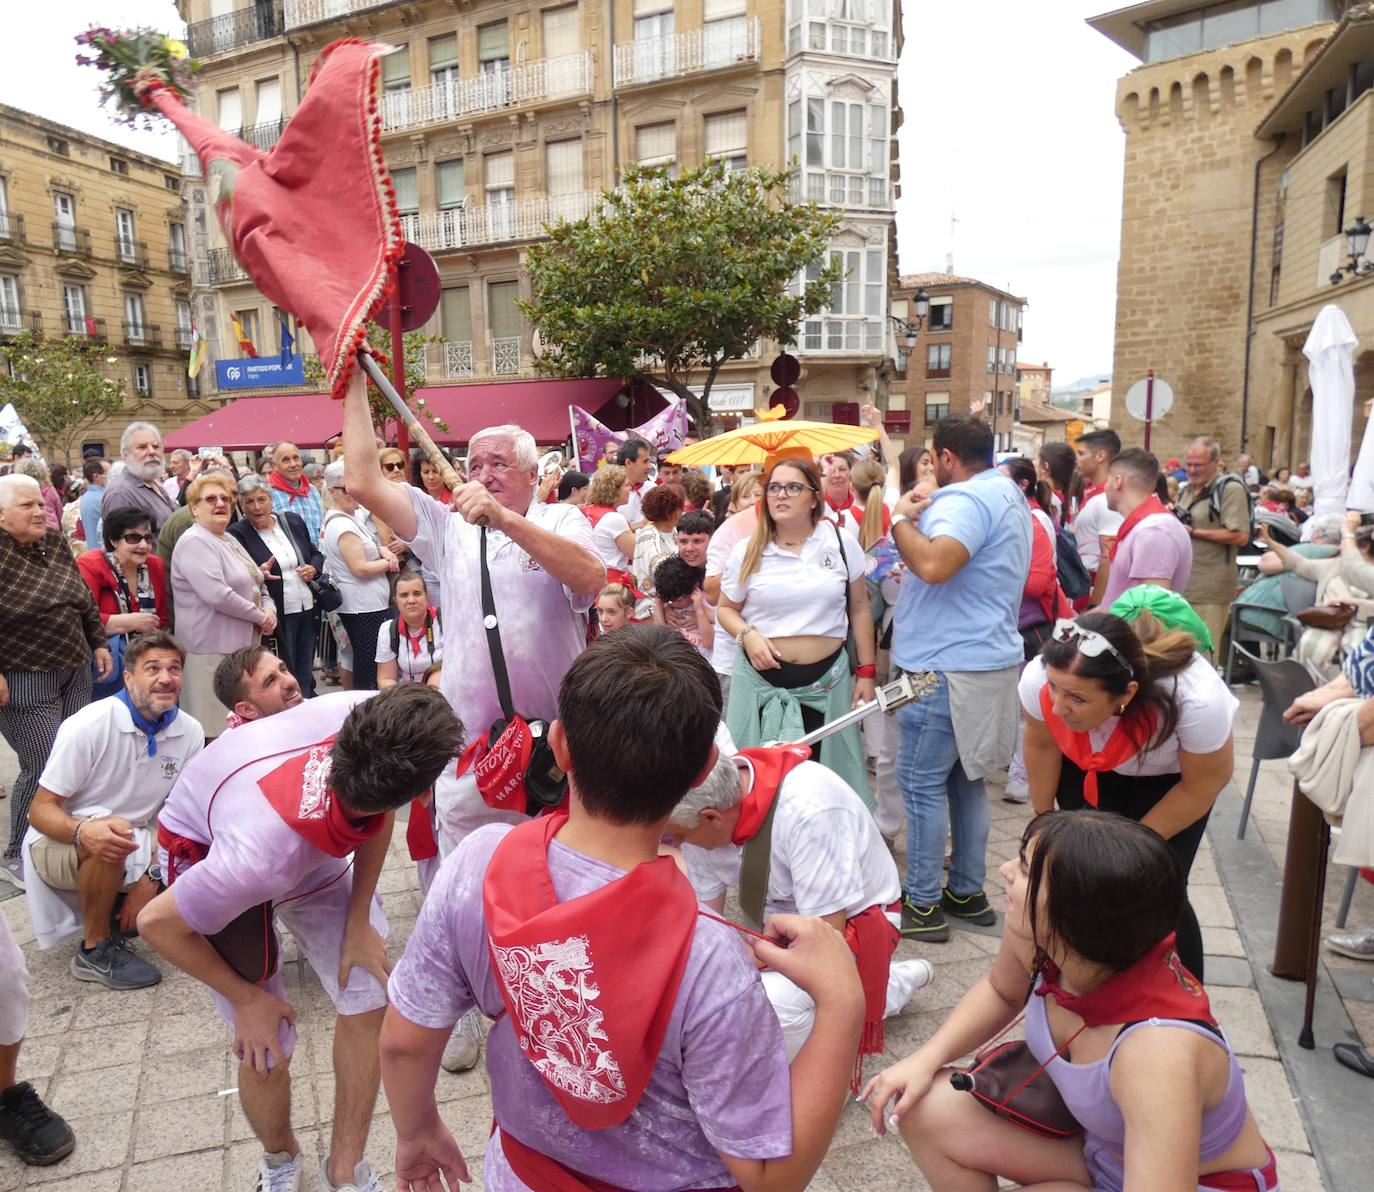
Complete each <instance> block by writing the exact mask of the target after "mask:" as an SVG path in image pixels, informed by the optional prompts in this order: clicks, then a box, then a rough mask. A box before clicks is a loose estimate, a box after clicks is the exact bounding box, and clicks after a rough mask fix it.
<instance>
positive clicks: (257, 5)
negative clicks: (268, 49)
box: [186, 0, 282, 58]
mask: <svg viewBox="0 0 1374 1192" xmlns="http://www.w3.org/2000/svg"><path fill="white" fill-rule="evenodd" d="M281 31H282V11H281V0H253V3H252V5H251V6H250V7H248V8H240V9H237V10H236V11H234V12H228V13H225V14H224V15H223V16H218V17H211V18H210V19H209V20H206V21H195V22H193V23H192V24H191V25H190V26H189V27H188V29H187V32H186V45H187V48H188V49H189V50H190V51H191V57H193V58H208V57H209V56H210V55H212V54H227V53H228V52H229V51H230V50H237V49H239V48H240V47H242V46H247V45H252V44H253V42H255V41H263V40H264V39H265V38H268V37H276V36H278V35H279V34H280V33H281Z"/></svg>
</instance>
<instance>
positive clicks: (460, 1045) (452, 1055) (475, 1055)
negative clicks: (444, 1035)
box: [439, 1010, 482, 1072]
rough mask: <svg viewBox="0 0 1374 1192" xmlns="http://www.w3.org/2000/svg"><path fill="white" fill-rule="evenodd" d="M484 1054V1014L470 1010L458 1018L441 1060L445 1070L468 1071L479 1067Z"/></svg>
mask: <svg viewBox="0 0 1374 1192" xmlns="http://www.w3.org/2000/svg"><path fill="white" fill-rule="evenodd" d="M481 1054H482V1016H481V1014H480V1013H478V1011H476V1010H469V1011H468V1012H467V1013H466V1014H464V1015H463V1017H462V1018H460V1019H459V1020H458V1022H457V1023H456V1025H455V1026H454V1028H453V1034H451V1035H450V1036H449V1038H448V1042H447V1043H446V1044H445V1045H444V1058H443V1059H441V1060H440V1061H439V1063H440V1065H441V1066H442V1067H443V1069H444V1071H445V1072H466V1071H468V1070H469V1069H471V1068H475V1067H477V1061H478V1059H479V1058H480V1057H481Z"/></svg>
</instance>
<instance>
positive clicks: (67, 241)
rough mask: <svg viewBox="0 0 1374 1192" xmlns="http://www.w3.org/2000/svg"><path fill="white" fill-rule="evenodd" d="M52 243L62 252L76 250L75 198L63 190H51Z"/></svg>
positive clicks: (77, 241)
mask: <svg viewBox="0 0 1374 1192" xmlns="http://www.w3.org/2000/svg"><path fill="white" fill-rule="evenodd" d="M52 207H53V244H54V245H55V247H57V248H58V249H59V250H60V251H62V252H76V251H77V248H78V245H79V241H80V237H78V236H77V232H76V199H75V198H74V197H73V196H71V195H69V194H67V193H66V192H65V191H60V190H55V191H53V192H52Z"/></svg>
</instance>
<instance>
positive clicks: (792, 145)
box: [787, 99, 801, 162]
mask: <svg viewBox="0 0 1374 1192" xmlns="http://www.w3.org/2000/svg"><path fill="white" fill-rule="evenodd" d="M787 160H788V161H793V160H796V161H798V162H800V161H801V100H799V99H794V100H793V101H792V102H791V103H789V104H788V105H787Z"/></svg>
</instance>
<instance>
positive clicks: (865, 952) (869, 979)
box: [844, 901, 902, 1097]
mask: <svg viewBox="0 0 1374 1192" xmlns="http://www.w3.org/2000/svg"><path fill="white" fill-rule="evenodd" d="M887 910H890V911H893V912H895V913H897V914H900V913H901V910H902V904H901V902H900V901H898V902H894V903H893V904H892V905H891V906H890V907H888V908H887ZM901 938H902V935H901V932H899V931H898V930H897V928H896V927H894V926H893V925H892V920H891V919H889V918H888V917H887V915H886V914H885V913H884V908H883V907H880V906H870V907H869V908H868V909H867V910H865V911H860V912H859V913H858V914H857V915H855V916H854V917H853V918H852V919H849V920H847V921H846V922H845V925H844V942H845V943H847V944H848V945H849V950H850V951H851V952H853V953H854V959H855V961H856V962H857V963H858V966H859V983H860V984H861V985H862V986H863V988H864V1033H863V1034H862V1035H860V1036H859V1054H858V1056H857V1057H856V1058H855V1061H854V1080H853V1082H852V1083H851V1084H850V1086H849V1087H850V1091H851V1092H852V1093H853V1094H854V1095H855V1096H856V1097H857V1096H858V1095H859V1091H860V1089H862V1088H863V1076H864V1056H866V1055H877V1054H878V1053H879V1052H880V1051H882V1049H883V1014H884V1012H885V1011H886V1010H887V979H888V976H889V974H890V971H891V968H892V954H893V953H894V952H896V950H897V944H898V943H899V942H900V940H901Z"/></svg>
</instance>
